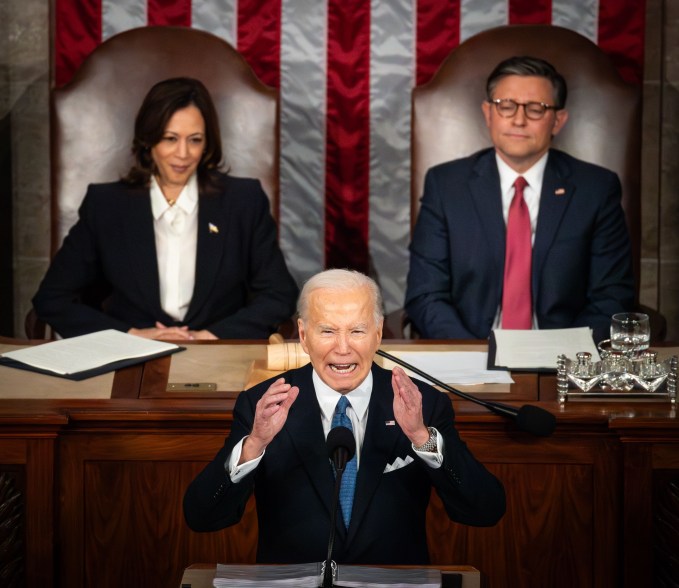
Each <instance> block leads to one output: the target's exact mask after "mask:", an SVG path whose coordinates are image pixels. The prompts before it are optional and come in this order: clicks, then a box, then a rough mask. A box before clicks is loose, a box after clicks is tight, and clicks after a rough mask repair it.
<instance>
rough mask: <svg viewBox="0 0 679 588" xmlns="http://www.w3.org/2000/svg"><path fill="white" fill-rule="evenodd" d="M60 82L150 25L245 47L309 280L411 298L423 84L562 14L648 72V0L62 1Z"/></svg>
mask: <svg viewBox="0 0 679 588" xmlns="http://www.w3.org/2000/svg"><path fill="white" fill-rule="evenodd" d="M54 6H55V10H54V16H55V31H56V34H55V37H54V63H55V72H54V76H55V82H56V84H57V85H61V84H63V83H66V82H67V81H68V80H69V79H70V77H71V76H72V74H73V72H74V71H75V70H76V69H77V67H78V66H79V65H80V63H82V61H83V59H84V58H85V57H86V56H87V55H88V54H89V53H90V52H91V51H92V50H93V49H94V48H95V47H96V46H97V45H98V44H99V43H101V41H102V40H105V39H107V38H109V37H111V36H112V35H115V34H117V33H119V32H122V31H124V30H127V29H130V28H134V27H139V26H146V25H154V26H159V25H179V26H192V27H195V28H199V29H202V30H206V31H209V32H211V33H213V34H215V35H218V36H219V37H222V38H224V39H225V40H226V41H228V42H230V43H231V44H233V45H235V46H236V47H237V48H238V50H239V51H240V52H241V53H242V54H243V55H244V57H245V58H246V59H247V60H248V62H249V63H250V64H251V66H252V67H253V69H254V70H255V72H256V73H257V74H258V75H259V77H260V78H261V79H262V81H264V82H265V83H266V84H269V85H271V86H274V87H276V88H279V89H280V99H281V129H280V133H281V135H280V144H281V160H280V174H281V177H280V189H281V192H280V196H281V202H280V219H281V247H282V248H283V251H284V253H285V255H286V259H287V261H288V265H289V267H290V269H291V271H292V272H293V274H294V275H295V276H296V278H297V279H298V280H299V281H300V282H301V281H303V280H304V279H305V278H307V277H308V276H310V275H311V274H313V273H315V272H316V271H318V270H320V269H323V268H325V267H352V268H355V269H359V270H362V271H366V272H370V273H371V274H372V275H373V276H374V277H376V278H377V279H378V281H379V282H380V284H381V286H382V288H383V290H384V294H385V301H386V305H387V310H392V309H394V308H397V307H400V306H402V303H403V294H404V288H405V276H406V272H407V268H408V250H407V246H408V240H409V222H410V219H409V208H410V194H409V192H410V179H409V178H410V155H409V144H410V137H409V133H410V90H411V89H412V87H413V86H414V85H415V84H422V83H425V82H426V81H427V80H429V79H430V77H431V76H432V74H433V73H434V72H435V71H436V69H437V68H438V66H439V65H440V64H441V62H442V61H443V59H444V58H445V57H446V55H448V53H449V52H450V51H451V50H452V49H454V48H455V47H456V46H457V45H459V44H460V43H461V42H463V41H464V40H466V39H468V38H469V37H471V36H473V35H474V34H476V33H478V32H480V31H482V30H485V29H488V28H491V27H495V26H499V25H504V24H535V23H544V24H548V23H552V24H555V25H560V26H564V27H567V28H570V29H573V30H576V31H577V32H579V33H581V34H582V35H584V36H585V37H587V38H589V39H591V40H592V41H594V42H595V43H597V44H598V45H599V46H600V47H602V49H604V50H605V51H606V52H607V53H608V54H610V55H611V57H612V59H613V61H614V62H615V63H616V64H617V66H618V68H619V71H620V73H621V74H622V75H623V77H625V78H626V79H627V80H629V81H633V82H639V81H641V79H642V63H643V46H644V39H643V36H644V14H645V7H644V2H639V1H638V0H370V1H369V2H368V1H367V0H325V1H322V0H54Z"/></svg>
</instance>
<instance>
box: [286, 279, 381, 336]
mask: <svg viewBox="0 0 679 588" xmlns="http://www.w3.org/2000/svg"><path fill="white" fill-rule="evenodd" d="M358 288H365V289H367V290H368V292H369V293H370V297H371V298H372V302H373V306H374V309H373V318H374V320H375V324H376V325H379V324H380V322H381V321H382V319H383V318H384V312H383V311H382V294H381V292H380V287H379V286H378V285H377V282H375V280H373V279H372V278H370V277H368V276H366V275H365V274H362V273H361V272H357V271H354V270H347V269H329V270H325V271H322V272H320V273H318V274H315V275H313V276H311V277H310V278H309V279H308V280H307V281H306V283H305V284H304V286H303V287H302V292H301V293H300V295H299V299H298V301H297V316H299V318H301V319H302V320H303V321H304V323H305V324H306V322H307V319H308V318H309V296H310V295H311V293H312V292H313V291H314V290H320V289H326V290H355V289H358Z"/></svg>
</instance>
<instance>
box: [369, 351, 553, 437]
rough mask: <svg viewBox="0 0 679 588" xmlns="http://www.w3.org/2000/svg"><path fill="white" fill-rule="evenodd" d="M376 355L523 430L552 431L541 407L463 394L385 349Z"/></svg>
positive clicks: (541, 433) (547, 414) (549, 418)
mask: <svg viewBox="0 0 679 588" xmlns="http://www.w3.org/2000/svg"><path fill="white" fill-rule="evenodd" d="M377 355H381V356H382V357H384V358H386V359H389V360H391V361H393V362H394V363H397V364H399V365H401V366H403V367H404V368H407V369H409V370H410V371H412V372H414V373H416V374H417V375H418V376H422V377H423V378H425V379H426V380H429V381H430V382H431V383H432V384H434V385H435V386H439V387H441V388H443V389H444V390H446V391H447V392H451V393H452V394H455V395H456V396H459V397H460V398H464V399H465V400H469V401H470V402H474V403H475V404H480V405H481V406H483V407H485V408H486V409H488V410H490V411H491V412H494V413H495V414H499V415H501V416H504V417H509V418H512V419H514V420H515V421H516V423H517V426H518V427H519V428H520V429H521V430H523V431H526V432H528V433H531V434H533V435H537V436H540V437H548V436H549V435H551V434H552V432H553V431H554V427H555V425H556V418H555V417H554V415H553V414H552V413H550V412H548V411H546V410H544V409H543V408H540V407H538V406H532V405H527V404H526V405H524V406H522V407H521V408H520V409H517V408H514V407H513V406H508V405H506V404H501V403H499V402H490V401H488V400H481V399H480V398H476V397H475V396H471V395H470V394H465V393H464V392H462V391H460V390H458V389H457V388H453V387H452V386H449V385H448V384H446V383H444V382H442V381H441V380H439V379H437V378H435V377H434V376H430V375H429V374H427V373H426V372H423V371H422V370H421V369H419V368H416V367H415V366H413V365H410V364H409V363H408V362H406V361H403V360H402V359H400V358H398V357H396V356H394V355H391V354H390V353H387V352H386V351H382V350H381V349H378V350H377Z"/></svg>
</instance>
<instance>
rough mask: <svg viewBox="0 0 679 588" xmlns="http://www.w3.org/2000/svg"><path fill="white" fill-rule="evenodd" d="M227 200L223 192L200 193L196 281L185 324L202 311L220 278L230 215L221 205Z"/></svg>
mask: <svg viewBox="0 0 679 588" xmlns="http://www.w3.org/2000/svg"><path fill="white" fill-rule="evenodd" d="M226 202H227V199H226V198H225V197H224V196H223V193H222V194H209V195H205V196H201V197H200V198H199V200H198V244H197V247H196V281H195V285H194V287H193V296H192V297H191V304H190V305H189V309H188V311H187V312H186V317H185V318H184V321H185V322H186V323H190V322H191V320H192V319H193V318H194V317H195V316H196V315H197V314H198V313H199V312H200V311H201V309H202V307H203V305H204V304H205V301H206V300H208V299H209V296H210V292H211V291H212V288H213V287H214V284H215V282H216V280H217V278H216V276H217V272H218V271H219V268H220V265H221V262H222V255H223V253H224V251H225V249H226V244H225V242H226V238H227V234H228V230H227V229H228V227H227V226H226V219H227V218H228V214H225V213H224V212H223V211H222V205H224V206H226V205H227V204H226ZM227 212H228V211H227Z"/></svg>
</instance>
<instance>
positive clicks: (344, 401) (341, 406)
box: [335, 395, 349, 415]
mask: <svg viewBox="0 0 679 588" xmlns="http://www.w3.org/2000/svg"><path fill="white" fill-rule="evenodd" d="M347 406H349V399H348V398H347V397H346V396H344V395H343V396H342V397H341V398H340V399H339V400H338V401H337V406H336V407H335V414H340V415H343V414H346V413H347Z"/></svg>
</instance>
